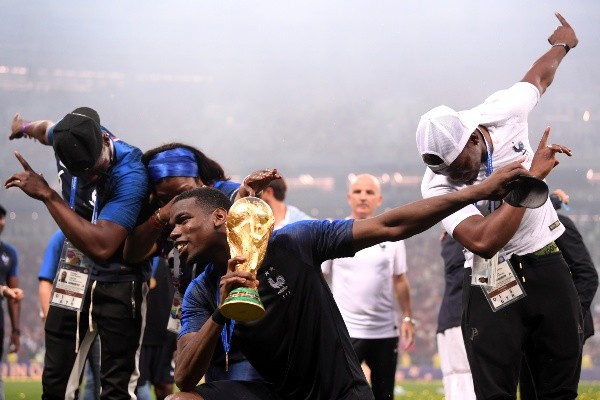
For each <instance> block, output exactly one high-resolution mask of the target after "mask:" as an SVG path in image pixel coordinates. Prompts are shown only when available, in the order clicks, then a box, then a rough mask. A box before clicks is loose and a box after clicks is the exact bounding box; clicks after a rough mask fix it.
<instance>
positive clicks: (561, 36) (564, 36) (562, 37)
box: [548, 13, 579, 48]
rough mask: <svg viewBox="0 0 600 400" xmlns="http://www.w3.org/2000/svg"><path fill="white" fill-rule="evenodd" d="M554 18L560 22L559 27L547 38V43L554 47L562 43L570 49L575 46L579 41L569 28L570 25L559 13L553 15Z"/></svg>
mask: <svg viewBox="0 0 600 400" xmlns="http://www.w3.org/2000/svg"><path fill="white" fill-rule="evenodd" d="M554 15H556V18H558V20H559V21H560V25H559V26H557V27H556V29H555V30H554V32H552V34H551V35H550V36H549V37H548V43H550V44H551V45H555V44H558V43H564V44H566V45H567V46H569V47H570V48H573V47H575V46H577V43H579V39H577V36H576V35H575V31H574V30H573V28H571V25H569V23H568V22H567V20H566V19H564V17H563V16H562V15H560V14H559V13H554Z"/></svg>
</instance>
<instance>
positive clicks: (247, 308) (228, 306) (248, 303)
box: [220, 287, 265, 322]
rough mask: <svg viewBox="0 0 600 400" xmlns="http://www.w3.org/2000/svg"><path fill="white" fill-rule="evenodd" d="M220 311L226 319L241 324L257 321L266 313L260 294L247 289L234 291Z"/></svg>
mask: <svg viewBox="0 0 600 400" xmlns="http://www.w3.org/2000/svg"><path fill="white" fill-rule="evenodd" d="M220 309H221V314H223V315H224V316H225V317H227V318H229V319H233V320H235V321H240V322H248V321H255V320H257V319H260V318H261V317H262V316H263V315H264V313H265V308H264V306H263V304H262V302H261V301H260V297H259V296H258V292H257V291H256V290H254V289H250V288H246V287H241V288H237V289H233V290H232V291H231V292H230V293H229V296H227V298H226V299H225V301H224V302H223V304H222V305H221V307H220Z"/></svg>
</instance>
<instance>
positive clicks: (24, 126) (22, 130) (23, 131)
mask: <svg viewBox="0 0 600 400" xmlns="http://www.w3.org/2000/svg"><path fill="white" fill-rule="evenodd" d="M29 124H30V123H29V122H24V123H23V125H21V133H23V134H26V132H25V130H26V129H27V127H28V126H29Z"/></svg>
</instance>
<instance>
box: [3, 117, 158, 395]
mask: <svg viewBox="0 0 600 400" xmlns="http://www.w3.org/2000/svg"><path fill="white" fill-rule="evenodd" d="M11 131H12V133H11V136H10V138H11V139H15V138H20V137H32V138H34V139H37V140H38V141H40V142H41V143H42V144H46V145H52V146H53V148H54V151H55V153H56V155H57V156H58V157H59V159H60V161H61V162H62V163H63V164H64V165H65V167H66V168H67V169H68V170H69V172H70V173H71V174H72V175H74V176H76V177H77V178H78V179H79V180H81V181H83V182H87V183H89V184H90V185H95V186H96V190H97V200H96V204H95V210H94V216H93V217H92V220H93V221H94V220H95V221H94V222H95V223H94V222H90V221H87V220H86V219H84V218H82V217H81V216H79V215H78V214H77V213H76V212H75V211H73V209H72V208H71V207H70V206H69V203H67V202H65V201H64V200H63V199H62V198H61V196H60V195H59V194H58V193H57V192H55V191H54V190H52V189H51V188H50V187H49V186H48V184H47V182H46V181H45V180H44V178H43V177H42V176H41V175H39V174H37V173H36V172H34V171H33V170H32V169H31V167H30V166H29V164H28V163H27V162H26V161H25V159H24V158H23V157H22V156H21V155H20V154H19V153H15V155H16V156H17V159H18V160H19V162H20V163H21V165H22V166H23V169H24V171H22V172H18V173H15V174H14V175H13V176H11V177H10V178H9V179H8V180H7V181H6V183H5V186H6V187H7V188H11V187H18V188H20V189H21V190H23V191H24V192H25V193H26V194H27V195H29V196H30V197H33V198H35V199H38V200H40V201H43V202H44V204H45V205H46V207H47V208H48V211H49V212H50V214H51V215H52V217H53V218H54V220H55V221H56V223H57V224H58V227H59V228H60V229H61V230H62V231H63V233H64V235H65V237H66V238H67V239H68V240H69V241H70V242H71V244H72V245H73V246H74V247H75V248H76V249H78V250H79V251H81V252H82V253H83V254H85V255H86V256H87V257H89V258H90V259H92V260H93V262H94V265H93V266H92V268H91V272H90V274H89V275H90V278H89V279H90V282H89V285H88V286H87V290H86V291H85V297H84V299H83V300H84V301H83V304H82V307H81V309H80V311H81V314H80V315H79V313H78V312H76V311H74V310H72V309H66V308H62V307H58V306H55V305H52V306H51V307H50V309H49V311H48V316H47V319H46V325H45V331H46V355H45V359H44V371H43V375H42V386H43V391H44V393H43V395H42V398H44V399H60V400H64V399H72V398H75V397H76V395H77V389H78V387H79V381H80V377H81V372H82V370H83V366H84V364H85V359H86V357H87V353H88V351H89V349H90V346H91V344H92V342H93V341H94V339H95V337H96V335H98V334H99V335H100V340H101V342H102V346H101V382H102V395H101V396H102V397H101V398H102V399H110V400H115V399H131V398H135V394H134V390H135V387H136V383H137V379H138V377H139V370H138V368H137V365H138V358H139V349H140V346H141V336H142V333H143V325H144V318H145V314H146V293H147V291H148V285H147V281H148V279H149V272H150V268H149V267H150V266H149V264H148V263H147V262H140V263H126V262H124V260H123V243H124V242H125V238H126V237H127V235H128V233H129V232H130V231H131V230H132V229H133V228H134V227H135V226H136V221H137V219H138V213H139V211H140V207H141V204H142V201H143V199H144V196H145V195H146V191H147V190H148V177H147V174H146V169H145V168H144V165H143V164H142V162H141V156H142V152H141V151H140V150H139V149H137V148H135V147H133V146H130V145H129V144H127V143H124V142H122V141H120V140H119V139H117V138H116V137H115V136H114V135H112V134H111V133H110V132H109V131H108V130H107V129H106V128H104V127H102V126H101V125H100V117H99V116H98V113H96V111H94V110H92V109H91V108H87V107H80V108H77V109H76V110H74V111H73V112H71V113H69V114H67V115H66V116H65V117H64V118H63V119H62V120H60V121H59V122H58V123H56V124H55V123H54V122H52V121H49V120H40V121H35V122H28V121H25V120H23V119H21V118H20V117H19V115H18V114H17V115H16V116H15V118H14V119H13V123H12V127H11ZM133 189H135V190H133ZM71 197H72V196H71ZM82 275H83V274H82Z"/></svg>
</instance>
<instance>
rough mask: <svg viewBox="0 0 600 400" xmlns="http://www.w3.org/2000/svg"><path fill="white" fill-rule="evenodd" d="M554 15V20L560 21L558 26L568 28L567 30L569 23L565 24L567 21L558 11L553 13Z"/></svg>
mask: <svg viewBox="0 0 600 400" xmlns="http://www.w3.org/2000/svg"><path fill="white" fill-rule="evenodd" d="M554 15H556V18H558V20H559V21H560V24H561V25H562V26H565V27H568V28H570V27H571V25H569V23H568V22H567V20H566V19H565V18H564V17H563V16H562V15H560V13H559V12H558V11H557V12H555V13H554Z"/></svg>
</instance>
